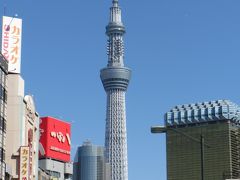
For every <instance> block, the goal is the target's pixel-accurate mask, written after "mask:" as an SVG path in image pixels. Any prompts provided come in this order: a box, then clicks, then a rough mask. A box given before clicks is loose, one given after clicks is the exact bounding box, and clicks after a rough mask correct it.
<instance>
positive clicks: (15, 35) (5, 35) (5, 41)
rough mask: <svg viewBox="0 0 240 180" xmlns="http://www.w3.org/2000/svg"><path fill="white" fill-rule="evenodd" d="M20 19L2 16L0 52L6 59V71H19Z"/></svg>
mask: <svg viewBox="0 0 240 180" xmlns="http://www.w3.org/2000/svg"><path fill="white" fill-rule="evenodd" d="M21 42H22V20H21V19H19V18H16V17H7V16H3V22H2V54H3V56H4V57H5V58H6V59H7V60H8V71H9V72H11V73H20V68H21Z"/></svg>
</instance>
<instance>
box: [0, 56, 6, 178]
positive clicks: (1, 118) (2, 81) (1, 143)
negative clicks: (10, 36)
mask: <svg viewBox="0 0 240 180" xmlns="http://www.w3.org/2000/svg"><path fill="white" fill-rule="evenodd" d="M7 74H8V62H7V60H6V59H5V58H4V57H3V55H2V54H1V53H0V102H1V103H0V179H4V178H5V171H6V165H5V164H6V159H5V153H6V124H7V122H6V121H7V97H8V93H7V90H8V87H7V82H8V78H7Z"/></svg>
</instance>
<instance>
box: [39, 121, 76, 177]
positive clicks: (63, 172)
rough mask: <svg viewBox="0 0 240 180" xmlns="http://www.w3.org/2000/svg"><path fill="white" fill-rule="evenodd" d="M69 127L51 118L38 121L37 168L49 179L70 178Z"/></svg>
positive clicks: (71, 165) (71, 168) (71, 167)
mask: <svg viewBox="0 0 240 180" xmlns="http://www.w3.org/2000/svg"><path fill="white" fill-rule="evenodd" d="M70 151H71V125H70V124H69V123H67V122H64V121H62V120H59V119H56V118H53V117H43V118H41V120H40V141H39V168H41V169H42V170H43V171H44V172H46V173H47V174H49V175H50V176H51V179H59V180H63V179H65V180H68V179H71V178H72V174H73V164H72V163H71V160H70Z"/></svg>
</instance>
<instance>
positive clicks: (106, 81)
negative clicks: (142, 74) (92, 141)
mask: <svg viewBox="0 0 240 180" xmlns="http://www.w3.org/2000/svg"><path fill="white" fill-rule="evenodd" d="M106 34H107V36H108V45H107V49H108V51H107V54H108V64H107V67H106V68H103V69H102V70H101V73H100V76H101V80H102V83H103V86H104V89H105V91H106V94H107V111H106V131H105V148H106V153H105V156H106V160H107V161H108V162H109V163H110V168H111V180H128V159H127V129H126V107H125V93H126V91H127V87H128V83H129V80H130V76H131V70H130V69H129V68H127V67H125V66H124V41H123V35H124V34H125V27H124V25H123V23H122V20H121V9H120V7H119V4H118V0H113V1H112V7H111V8H110V20H109V24H108V25H107V27H106Z"/></svg>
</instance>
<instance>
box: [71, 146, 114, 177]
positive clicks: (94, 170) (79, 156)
mask: <svg viewBox="0 0 240 180" xmlns="http://www.w3.org/2000/svg"><path fill="white" fill-rule="evenodd" d="M73 169H74V170H73V172H74V173H73V180H110V174H109V173H110V172H109V164H108V163H106V161H105V157H104V147H102V146H96V145H92V144H91V142H90V141H86V142H85V143H83V145H82V146H80V147H78V149H77V152H76V155H75V158H74V168H73Z"/></svg>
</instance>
